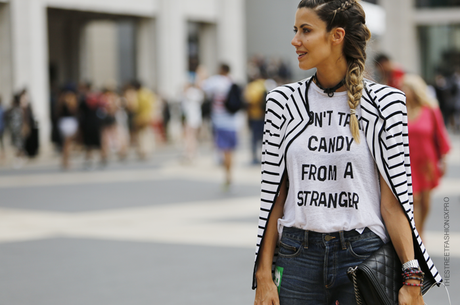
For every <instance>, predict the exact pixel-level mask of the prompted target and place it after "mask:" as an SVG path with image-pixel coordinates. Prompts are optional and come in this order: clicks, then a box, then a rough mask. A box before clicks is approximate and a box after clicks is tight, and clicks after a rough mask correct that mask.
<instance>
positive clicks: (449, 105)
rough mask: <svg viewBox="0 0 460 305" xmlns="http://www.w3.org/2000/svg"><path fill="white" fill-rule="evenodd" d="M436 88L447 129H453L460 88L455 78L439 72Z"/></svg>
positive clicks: (436, 77)
mask: <svg viewBox="0 0 460 305" xmlns="http://www.w3.org/2000/svg"><path fill="white" fill-rule="evenodd" d="M434 88H435V92H436V98H437V99H438V101H439V108H440V109H441V113H442V116H443V118H444V123H445V125H446V126H447V127H451V126H453V123H454V113H455V104H456V96H457V95H458V94H460V89H459V88H460V87H458V85H457V82H456V81H455V79H454V77H452V76H450V75H449V74H448V73H445V72H444V73H443V72H441V71H438V72H437V73H436V76H435V84H434ZM459 97H460V96H459Z"/></svg>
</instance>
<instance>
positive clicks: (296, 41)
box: [291, 34, 300, 47]
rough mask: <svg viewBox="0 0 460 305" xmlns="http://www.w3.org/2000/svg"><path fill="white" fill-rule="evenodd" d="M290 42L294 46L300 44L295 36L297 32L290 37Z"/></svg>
mask: <svg viewBox="0 0 460 305" xmlns="http://www.w3.org/2000/svg"><path fill="white" fill-rule="evenodd" d="M291 44H292V45H293V46H294V47H296V46H299V45H300V40H299V39H298V38H297V34H296V35H295V36H294V38H292V40H291Z"/></svg>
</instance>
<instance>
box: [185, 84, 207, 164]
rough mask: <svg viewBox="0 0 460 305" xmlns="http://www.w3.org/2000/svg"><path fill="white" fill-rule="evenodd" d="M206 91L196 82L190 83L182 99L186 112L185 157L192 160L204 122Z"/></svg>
mask: <svg viewBox="0 0 460 305" xmlns="http://www.w3.org/2000/svg"><path fill="white" fill-rule="evenodd" d="M204 96H205V95H204V92H203V91H202V90H201V89H200V88H199V87H198V86H197V85H196V84H188V85H187V86H186V88H185V91H184V96H183V99H182V109H183V112H184V119H185V120H184V158H185V161H192V160H193V158H194V157H195V155H196V150H197V144H198V131H199V129H200V127H201V124H202V117H201V105H202V104H203V101H204Z"/></svg>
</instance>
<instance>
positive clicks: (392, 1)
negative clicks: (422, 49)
mask: <svg viewBox="0 0 460 305" xmlns="http://www.w3.org/2000/svg"><path fill="white" fill-rule="evenodd" d="M380 5H381V6H382V7H383V8H384V9H385V12H386V31H385V34H384V35H382V38H381V45H380V46H381V48H382V52H384V53H386V54H388V55H389V56H390V57H391V58H392V59H393V60H394V61H396V62H398V63H399V64H401V65H402V67H403V68H404V70H406V71H409V72H413V73H420V65H419V62H420V60H419V54H420V53H419V50H418V43H417V32H416V25H415V23H414V8H413V6H414V5H413V3H412V1H401V0H380Z"/></svg>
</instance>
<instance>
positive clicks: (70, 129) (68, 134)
mask: <svg viewBox="0 0 460 305" xmlns="http://www.w3.org/2000/svg"><path fill="white" fill-rule="evenodd" d="M57 108H58V109H57V114H58V117H59V119H58V128H59V133H60V135H61V138H62V169H64V170H67V169H69V167H70V162H69V159H70V153H71V149H72V143H73V141H74V140H75V137H76V135H77V132H78V119H77V115H78V99H77V94H76V90H75V89H73V88H71V87H69V88H64V90H63V92H62V93H61V96H60V98H59V101H58V105H57Z"/></svg>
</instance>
